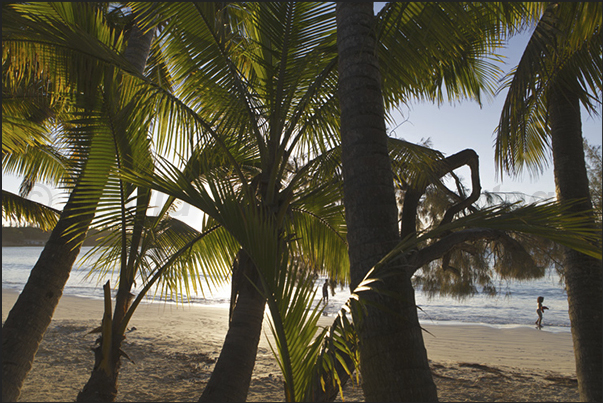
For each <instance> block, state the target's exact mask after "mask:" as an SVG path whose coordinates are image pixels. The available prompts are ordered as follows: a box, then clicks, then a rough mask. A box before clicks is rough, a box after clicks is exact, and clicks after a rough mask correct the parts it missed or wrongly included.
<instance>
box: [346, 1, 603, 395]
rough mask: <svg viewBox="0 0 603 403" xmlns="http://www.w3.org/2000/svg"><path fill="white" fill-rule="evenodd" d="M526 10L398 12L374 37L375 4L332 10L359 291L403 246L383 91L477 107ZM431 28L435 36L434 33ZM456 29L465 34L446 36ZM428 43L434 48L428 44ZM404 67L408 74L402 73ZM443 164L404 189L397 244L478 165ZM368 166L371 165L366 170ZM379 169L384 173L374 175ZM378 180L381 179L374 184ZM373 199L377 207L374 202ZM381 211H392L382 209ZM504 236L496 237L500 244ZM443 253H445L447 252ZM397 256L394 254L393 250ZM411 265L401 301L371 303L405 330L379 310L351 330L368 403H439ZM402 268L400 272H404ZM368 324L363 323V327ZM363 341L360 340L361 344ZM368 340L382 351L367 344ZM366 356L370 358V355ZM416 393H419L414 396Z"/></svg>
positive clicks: (391, 10) (393, 98) (467, 7)
mask: <svg viewBox="0 0 603 403" xmlns="http://www.w3.org/2000/svg"><path fill="white" fill-rule="evenodd" d="M505 7H509V8H506V9H505ZM523 7H524V6H523V5H521V4H517V5H515V4H513V5H507V4H487V3H472V4H459V3H447V4H443V3H442V4H434V3H430V4H428V5H427V4H424V3H395V4H392V5H390V6H388V7H387V8H386V11H385V12H382V18H381V20H380V24H379V25H378V26H377V27H375V22H374V21H373V14H372V5H371V4H354V5H351V4H345V3H341V4H338V13H337V15H338V50H339V52H340V60H339V68H340V77H339V79H340V89H339V91H340V94H339V95H340V102H341V110H342V112H341V113H342V147H343V150H342V161H343V167H344V174H345V175H346V176H345V178H346V179H345V182H344V189H345V192H344V200H345V205H346V218H347V223H348V226H349V228H348V240H349V243H350V264H351V272H352V273H351V277H352V279H354V278H356V281H358V279H362V278H363V277H364V275H365V274H366V273H367V271H368V270H369V269H371V267H373V268H376V267H381V266H382V265H384V264H385V262H386V261H390V260H391V259H392V258H391V256H395V253H394V252H393V251H392V252H390V253H389V254H388V256H390V258H389V259H385V258H384V259H385V260H382V258H383V256H384V254H385V253H386V251H387V250H388V248H387V247H382V245H384V244H385V245H390V247H391V244H392V243H393V242H395V241H396V239H397V238H398V237H399V235H398V232H397V228H396V221H395V219H396V218H395V217H396V215H395V212H396V210H395V207H394V206H393V205H394V192H393V183H392V181H391V179H390V178H391V176H390V175H389V173H388V172H389V170H390V169H391V168H389V167H388V163H389V161H387V160H386V158H385V157H386V156H387V152H386V149H387V148H386V132H385V128H384V125H383V123H382V120H383V115H384V112H383V109H384V108H383V107H378V105H382V101H381V99H382V96H381V95H380V91H381V90H380V88H383V92H384V95H383V99H384V100H385V105H386V106H387V107H388V108H391V107H392V106H395V104H396V102H400V101H402V102H404V101H406V100H408V99H410V98H411V97H418V98H420V99H421V98H422V99H428V100H437V101H438V102H441V101H442V100H443V99H444V97H445V96H448V97H450V99H454V97H455V96H459V97H474V98H477V99H478V100H479V98H480V93H481V92H482V91H483V90H484V89H485V90H491V89H492V82H491V81H488V77H490V78H492V77H493V76H492V74H491V73H492V71H493V69H492V66H491V65H488V63H483V62H481V61H480V59H481V58H483V57H484V56H485V55H487V54H488V52H490V51H491V50H492V47H493V46H496V45H497V44H499V43H500V42H499V41H500V40H501V39H502V38H503V37H504V35H505V34H506V32H513V30H515V29H517V28H519V27H520V26H521V24H520V23H521V22H522V19H523V18H525V16H528V17H529V16H531V14H533V12H534V10H530V9H526V10H524V9H523ZM536 8H537V7H536ZM425 16H429V18H428V19H427V20H422V19H421V17H425ZM436 21H437V22H436ZM436 26H437V27H438V28H434V27H436ZM453 26H454V27H457V28H458V27H462V29H460V30H459V29H455V28H451V29H447V27H453ZM430 28H431V29H430ZM375 31H376V33H375ZM392 33H393V34H392ZM412 33H415V34H417V33H420V34H419V35H418V38H422V39H421V40H418V42H417V44H414V43H412V42H411V40H412V39H413V38H416V37H417V35H412ZM377 34H378V35H380V36H379V37H378V39H379V40H378V41H375V35H377ZM431 40H433V42H430V41H431ZM419 43H420V45H419ZM379 44H380V46H378V45H379ZM433 44H435V46H433ZM375 48H377V50H382V51H383V53H382V55H383V56H381V54H380V55H379V56H380V57H379V59H378V61H377V56H376V54H375V52H377V50H376V49H375ZM457 51H458V53H457ZM344 57H345V58H346V59H345V61H344ZM400 66H403V67H404V68H402V69H401V68H400ZM394 69H395V74H394V73H393V71H394ZM380 71H381V76H382V77H381V76H380ZM360 83H363V84H360ZM381 85H383V87H381ZM363 127H364V129H363ZM346 143H347V144H348V145H347V146H346ZM377 144H378V145H377ZM369 145H370V146H369ZM449 158H450V160H448V161H444V164H440V166H439V168H438V167H436V169H435V171H433V172H432V173H433V174H435V175H434V176H433V177H432V178H429V181H427V182H425V183H421V181H425V179H426V178H424V179H421V178H420V177H419V178H415V182H414V183H413V182H410V183H409V186H408V188H407V189H406V193H405V195H404V198H405V200H404V208H403V210H402V212H401V220H402V228H401V236H402V238H404V239H407V238H408V237H411V239H412V237H413V236H414V235H413V234H414V233H415V231H416V214H417V211H416V207H417V203H418V201H419V199H420V197H421V196H422V195H423V194H424V192H425V189H426V186H427V184H428V183H434V179H435V178H438V177H440V176H441V175H443V174H445V173H447V172H451V170H453V169H455V168H454V167H458V166H460V165H458V163H459V162H460V163H461V165H462V164H467V165H469V166H470V167H471V168H472V171H473V172H474V174H473V175H476V178H477V179H478V178H479V177H478V176H477V169H476V167H477V156H475V155H474V153H473V155H471V152H469V150H467V151H466V152H461V153H459V154H457V155H455V156H451V157H449ZM365 160H368V161H370V162H369V163H366V162H363V161H365ZM380 163H382V164H383V165H382V166H381V165H380V168H378V169H376V168H375V167H376V166H377V164H380ZM346 165H347V167H346ZM374 172H379V174H378V175H374V176H372V175H373V174H374ZM416 180H419V181H418V182H417V181H416ZM348 182H349V183H348ZM473 183H474V188H473V192H472V194H471V195H470V196H469V197H467V198H466V199H461V201H459V202H458V203H455V204H454V205H453V206H452V207H450V208H449V209H448V210H447V212H446V214H445V215H444V217H443V218H442V222H441V223H440V226H441V227H446V225H447V224H449V223H450V222H451V220H452V218H453V217H454V216H455V215H456V214H458V213H460V212H462V211H463V210H465V209H466V208H467V207H469V206H471V204H472V203H473V202H474V201H475V200H476V199H477V197H478V196H479V192H480V189H479V181H478V180H477V181H475V180H474V181H473ZM378 184H379V185H378ZM346 193H347V195H346ZM373 195H378V197H377V198H375V200H373V199H372V198H371V197H372V196H373ZM361 200H362V201H361ZM360 203H365V204H364V205H363V206H362V208H358V206H359V205H360ZM384 204H385V205H387V206H389V207H387V208H386V207H384ZM373 206H374V207H373ZM387 217H389V218H387ZM476 225H477V223H476ZM481 225H484V223H482V224H481ZM477 232H481V231H477ZM477 232H476V233H477ZM466 235H468V233H464V232H460V233H458V234H456V233H455V234H450V236H451V238H447V241H451V243H456V241H453V239H454V238H457V240H458V239H460V238H462V237H464V236H466ZM500 235H501V234H499V233H497V234H496V237H498V236H500ZM480 236H483V237H485V238H488V239H492V236H493V234H488V231H484V232H482V234H481V235H480ZM356 237H357V238H356ZM356 239H357V240H356ZM404 244H406V246H407V247H412V245H411V244H409V243H407V242H406V243H405V242H402V245H404ZM444 244H445V242H444V240H441V242H438V243H436V244H434V245H433V247H430V248H427V249H425V250H424V251H423V250H422V251H421V253H417V256H426V255H429V254H430V253H429V252H428V251H429V250H431V251H432V252H433V251H434V250H436V249H437V248H436V247H435V245H439V246H440V247H441V246H443V245H444ZM444 249H445V250H446V251H443V250H444ZM396 250H400V248H399V247H396ZM440 252H441V253H442V254H440ZM449 252H450V249H447V248H443V249H442V250H440V251H439V252H438V253H436V254H435V255H438V257H442V256H444V258H445V259H446V256H447V255H448V253H449ZM354 255H357V256H356V257H354ZM595 255H596V253H595ZM448 256H449V255H448ZM419 260H420V261H422V259H419ZM377 262H380V263H378V264H377ZM411 262H414V263H412V264H411ZM417 262H418V261H417V260H411V261H410V262H407V264H406V265H402V266H401V263H398V271H399V272H402V273H401V274H398V278H397V279H396V280H395V281H397V282H398V283H396V286H395V288H397V290H398V291H400V290H401V291H400V292H401V293H402V296H403V297H402V299H403V300H402V301H400V300H398V301H395V300H391V301H390V300H387V295H389V294H390V291H391V290H390V289H389V288H386V289H385V290H384V291H382V293H381V295H371V296H370V298H371V301H374V300H373V298H374V299H375V300H378V301H379V302H381V304H383V305H387V306H388V307H392V306H396V309H395V311H397V312H398V313H400V312H403V314H402V315H401V317H403V318H404V319H403V322H404V323H403V324H401V323H399V322H398V323H392V322H393V320H392V319H391V318H389V319H388V318H387V317H386V314H385V313H384V312H380V311H379V310H375V311H372V312H370V314H369V315H367V316H371V317H372V319H370V326H367V327H370V330H364V329H362V328H357V331H358V334H359V338H360V357H361V368H362V369H363V379H364V383H365V384H364V385H363V388H364V390H365V395H366V398H367V399H369V400H404V399H409V400H435V399H436V398H437V396H436V391H435V387H434V386H433V382H432V380H431V375H430V373H429V368H428V366H427V358H426V354H425V351H424V346H423V342H422V338H421V335H420V331H419V329H420V328H419V325H418V322H417V320H416V311H415V308H414V299H413V298H414V292H413V290H412V287H411V285H410V276H411V275H412V274H413V273H414V272H415V271H416V269H417V268H418V267H415V264H416V263H417ZM422 264H425V261H423V262H422V263H421V264H420V265H419V267H420V266H421V265H422ZM402 267H406V270H403V269H402ZM391 284H394V280H393V279H392V280H390V281H388V285H391ZM353 285H354V282H353ZM385 301H387V302H386V303H385ZM403 306H405V307H406V310H404V308H403ZM364 320H366V319H365V318H363V321H364ZM394 329H400V330H398V332H399V333H400V334H404V336H400V335H399V334H397V333H396V334H395V340H394V337H392V338H391V339H388V336H387V335H388V334H390V333H395V332H396V330H394ZM407 329H410V330H407ZM365 331H366V332H367V335H366V336H365V335H364V332H365ZM413 333H414V334H413ZM363 337H366V341H364V342H363ZM402 337H406V338H405V339H404V342H403V343H401V342H400V340H401V338H402ZM385 339H388V340H387V341H386V340H385ZM369 340H370V341H373V340H379V342H378V343H372V342H369ZM375 344H378V345H379V346H386V347H383V348H382V349H381V348H380V347H375V346H374V345H375ZM399 345H403V346H410V347H408V348H409V349H411V351H410V352H408V351H403V349H402V348H399V347H397V346H399ZM363 349H366V353H365V352H363ZM408 357H411V358H408ZM364 360H367V362H366V363H365V362H364ZM371 363H373V365H371ZM411 368H418V369H416V370H412V369H411ZM404 371H407V372H404ZM402 374H405V376H403V375H402ZM404 379H408V380H410V381H409V382H408V383H406V382H403V381H402V380H404ZM419 379H420V380H419ZM413 385H418V387H416V388H414V387H413Z"/></svg>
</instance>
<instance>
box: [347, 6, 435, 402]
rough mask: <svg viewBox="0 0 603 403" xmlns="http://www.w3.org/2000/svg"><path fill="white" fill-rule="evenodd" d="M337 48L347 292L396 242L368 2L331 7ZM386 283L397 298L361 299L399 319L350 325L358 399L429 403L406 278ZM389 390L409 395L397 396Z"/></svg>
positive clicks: (429, 384)
mask: <svg viewBox="0 0 603 403" xmlns="http://www.w3.org/2000/svg"><path fill="white" fill-rule="evenodd" d="M337 44H338V53H339V91H340V94H339V95H340V98H339V99H340V105H341V134H342V136H341V137H342V139H341V140H342V145H341V147H342V165H343V175H344V205H345V209H346V222H347V225H348V243H349V250H350V273H351V285H350V287H351V288H352V290H353V289H354V288H356V287H357V286H358V285H359V284H360V281H361V280H362V279H363V278H364V277H365V276H366V274H367V273H368V271H369V270H370V269H371V268H372V267H373V266H375V264H376V263H378V262H379V261H380V260H381V258H382V257H383V256H385V255H386V254H387V253H388V252H389V251H390V250H391V249H393V247H394V246H395V245H396V244H397V243H398V242H399V241H400V234H399V228H398V209H397V205H396V198H395V193H394V187H393V174H392V167H391V162H390V159H389V158H388V150H387V133H386V129H385V120H384V119H385V112H384V107H383V96H382V94H381V77H380V73H379V63H378V58H377V54H376V52H375V49H376V37H375V20H374V15H373V4H372V2H367V3H338V4H337ZM358 99H362V103H360V102H358ZM380 156H381V158H380ZM383 157H385V158H383ZM401 271H402V270H401ZM387 284H388V287H387V289H383V291H384V292H399V293H400V294H401V295H402V296H403V297H402V299H401V300H396V299H392V298H387V297H385V296H384V294H374V295H369V296H365V298H368V299H369V300H370V301H371V302H372V303H375V304H379V305H383V306H389V307H390V308H391V309H392V310H393V311H394V312H397V313H398V314H399V315H400V318H396V319H394V318H390V320H389V321H388V322H387V323H384V322H383V320H382V319H381V317H382V314H383V312H382V311H380V310H379V308H369V309H370V310H369V311H368V312H367V313H366V315H365V317H364V318H363V319H362V322H361V324H360V325H356V329H357V332H358V338H359V340H360V343H361V348H360V362H361V369H362V377H363V390H364V394H365V397H366V399H368V400H375V401H393V400H399V399H400V398H405V399H408V400H409V401H436V400H437V392H436V387H435V384H434V383H433V379H432V376H431V371H430V369H429V364H428V361H427V352H426V350H425V345H424V343H423V336H422V334H421V327H420V326H419V320H418V317H417V310H416V307H415V306H416V304H415V300H414V292H413V291H412V285H411V283H410V277H407V276H396V277H395V278H391V279H389V281H388V282H387ZM394 304H395V305H394ZM386 315H387V314H386ZM359 319H360V318H354V321H355V322H360V321H359ZM384 325H385V326H384ZM399 346H404V347H403V348H400V347H399ZM396 353H397V354H396ZM406 363H412V364H410V365H404V364H406ZM380 368H383V369H384V370H380ZM394 368H395V370H394ZM398 368H399V369H398ZM396 390H409V391H411V393H409V394H406V395H404V396H397V395H395V391H396ZM414 391H416V393H412V392H414Z"/></svg>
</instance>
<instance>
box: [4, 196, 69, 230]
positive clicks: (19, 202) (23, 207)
mask: <svg viewBox="0 0 603 403" xmlns="http://www.w3.org/2000/svg"><path fill="white" fill-rule="evenodd" d="M60 213H61V212H60V211H59V210H56V209H53V208H52V207H48V206H45V205H43V204H41V203H37V202H34V201H32V200H28V199H26V198H24V197H21V196H17V195H16V194H13V193H11V192H7V191H6V190H2V218H3V219H5V220H12V221H17V222H27V223H29V224H34V225H36V226H38V227H39V228H40V229H42V230H45V231H46V230H51V229H53V228H54V226H55V225H56V223H57V221H58V219H59V215H60Z"/></svg>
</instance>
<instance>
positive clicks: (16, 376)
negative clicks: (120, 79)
mask: <svg viewBox="0 0 603 403" xmlns="http://www.w3.org/2000/svg"><path fill="white" fill-rule="evenodd" d="M152 36H153V32H150V33H147V34H145V35H141V34H139V35H132V38H131V39H130V41H129V42H128V48H134V51H132V50H130V52H131V53H130V56H131V57H134V56H137V57H144V60H145V61H146V58H147V57H148V53H149V49H150V43H151V39H152ZM145 46H146V53H145V52H142V51H140V49H141V48H142V47H145ZM126 53H127V52H126ZM131 61H132V62H133V63H134V64H135V65H137V66H139V64H137V63H136V61H135V60H131ZM143 66H144V64H143ZM140 71H142V70H140ZM108 168H109V167H108V165H107V169H108ZM90 169H92V170H94V169H95V168H94V167H93V168H90ZM94 174H95V175H98V176H99V177H102V175H100V173H99V172H94ZM99 198H100V193H98V192H95V193H90V191H89V190H88V189H87V188H86V187H84V186H80V185H76V187H75V188H74V190H73V191H72V193H71V195H70V197H69V200H68V202H67V204H66V205H65V207H64V209H63V213H62V214H61V217H60V218H59V221H58V222H57V225H56V227H55V228H54V230H53V231H52V233H51V235H50V238H49V240H48V242H47V243H46V245H45V247H44V250H43V251H42V253H41V255H40V258H39V259H38V261H37V262H36V265H35V266H34V268H33V269H32V271H31V274H30V276H29V278H28V280H27V283H26V285H25V287H24V288H23V291H22V292H21V294H20V295H19V298H18V299H17V301H16V302H15V305H14V307H13V309H12V310H11V312H10V313H9V315H8V317H7V318H6V322H5V323H4V325H3V326H2V381H3V387H2V401H5V402H10V401H16V400H17V399H18V398H19V395H20V393H21V387H22V386H23V382H24V380H25V377H26V376H27V374H28V373H29V371H30V370H31V367H32V365H33V360H34V357H35V355H36V353H37V351H38V347H39V345H40V342H41V341H42V338H43V336H44V333H45V332H46V329H47V328H48V326H49V325H50V322H51V320H52V315H53V313H54V310H55V308H56V306H57V304H58V303H59V299H60V298H61V296H62V294H63V288H64V287H65V283H66V282H67V280H68V279H69V274H70V273H71V268H72V266H73V263H74V261H75V259H76V258H77V255H78V254H79V251H80V248H81V243H82V242H83V240H84V238H85V236H86V232H87V231H88V228H89V226H90V224H91V222H92V219H93V218H94V214H95V211H96V207H97V204H98V201H99ZM73 226H76V227H77V228H78V231H77V235H76V236H74V235H73V234H71V233H70V234H67V235H66V234H65V232H66V231H67V230H71V227H73ZM72 238H73V239H72ZM118 351H119V350H118Z"/></svg>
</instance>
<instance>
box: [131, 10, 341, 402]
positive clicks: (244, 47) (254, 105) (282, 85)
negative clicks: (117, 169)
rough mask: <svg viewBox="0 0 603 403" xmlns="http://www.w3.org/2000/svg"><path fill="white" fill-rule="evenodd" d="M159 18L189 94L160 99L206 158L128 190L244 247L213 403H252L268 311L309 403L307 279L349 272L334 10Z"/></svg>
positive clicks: (291, 385) (176, 75) (286, 367)
mask: <svg viewBox="0 0 603 403" xmlns="http://www.w3.org/2000/svg"><path fill="white" fill-rule="evenodd" d="M146 7H148V6H144V5H140V10H143V9H145V10H146V9H147V8H146ZM153 12H154V13H155V15H157V16H160V17H159V18H160V19H161V20H169V21H170V23H169V24H170V25H169V26H168V27H167V28H166V30H165V32H166V35H165V37H162V38H161V41H162V45H163V46H162V48H161V50H162V58H163V60H164V61H165V63H166V65H167V66H168V67H167V71H169V74H170V79H171V81H172V82H173V88H174V89H175V91H174V94H167V93H166V92H165V90H163V89H162V88H155V89H154V90H153V92H150V93H149V94H150V95H151V96H155V97H156V98H155V99H157V100H159V101H160V102H161V103H160V104H159V105H160V106H159V107H158V110H159V113H160V114H170V115H171V116H176V119H179V122H180V123H181V125H180V127H181V128H182V130H187V131H188V132H190V133H194V135H195V136H198V137H199V140H198V144H199V152H198V154H193V155H192V156H191V158H190V159H189V162H188V163H187V165H186V166H185V168H182V169H178V168H177V167H175V166H173V165H172V164H169V163H167V162H166V163H165V166H164V169H163V170H161V171H158V172H157V173H155V174H152V175H151V174H149V175H146V176H145V175H141V173H140V172H137V173H136V175H134V174H133V173H130V174H129V175H128V180H130V181H132V182H133V183H135V184H136V185H139V186H147V187H150V188H152V189H154V190H156V191H160V192H164V193H166V194H168V195H170V196H173V197H177V198H178V199H180V200H183V201H185V202H187V203H189V204H191V205H192V206H195V207H197V208H199V209H200V210H202V211H203V212H204V213H206V214H207V215H208V216H209V217H210V218H211V219H212V220H214V222H215V223H216V224H217V225H219V226H220V227H222V228H224V229H225V230H226V231H228V233H229V234H231V236H232V237H234V239H236V241H237V242H238V244H239V245H240V251H239V253H238V254H237V256H236V260H235V256H233V257H232V258H233V262H234V263H233V293H232V300H231V304H232V309H231V317H230V326H229V331H228V333H227V335H226V339H225V342H224V346H223V349H222V352H221V355H220V357H219V359H218V361H217V363H216V366H215V369H214V372H213V374H212V377H211V379H210V381H209V382H208V385H207V387H206V389H205V391H204V393H203V396H202V399H209V400H224V399H234V400H244V399H245V397H246V395H247V389H248V385H249V381H250V379H251V373H252V370H253V365H254V362H255V355H256V352H257V343H258V341H259V336H260V330H261V324H262V320H263V313H264V307H265V305H266V304H268V306H269V309H270V314H271V317H272V324H273V328H272V329H273V331H274V332H275V333H277V335H278V337H279V345H278V347H277V349H278V350H279V357H280V360H281V363H282V366H283V371H284V373H285V377H286V378H287V379H288V380H287V395H288V396H289V397H290V398H291V399H293V398H295V399H299V398H300V396H301V394H302V391H303V390H304V388H303V387H302V386H298V385H297V384H296V382H295V380H294V379H292V378H291V376H292V375H291V374H292V373H293V368H294V367H295V368H297V369H296V371H297V370H298V369H299V368H298V366H299V365H301V366H302V367H304V368H306V370H305V371H309V368H310V366H309V365H308V364H307V362H311V359H310V358H308V357H307V356H306V355H305V354H302V353H303V352H304V351H305V352H306V353H307V350H305V349H300V350H297V351H293V350H291V346H293V345H296V344H297V345H298V346H302V345H304V346H305V345H308V344H309V343H310V342H311V340H312V339H309V340H306V341H304V342H301V343H293V341H294V340H296V338H297V339H298V340H299V338H300V337H304V338H308V337H310V336H311V337H313V336H314V330H312V331H310V330H308V332H301V333H300V332H298V331H293V330H291V329H294V325H293V324H292V323H295V325H298V324H300V323H301V322H299V320H300V316H299V315H300V313H303V315H302V317H303V318H307V317H308V316H307V315H308V314H307V313H305V311H304V309H305V307H306V305H305V303H307V302H308V301H309V298H310V295H311V293H310V292H309V290H311V289H312V283H311V282H310V281H306V280H307V279H306V277H305V275H302V274H301V273H302V272H304V271H307V270H308V269H309V270H320V271H328V272H330V274H331V276H333V277H340V278H342V279H344V278H345V275H344V274H343V272H344V270H343V269H344V268H345V267H346V262H347V257H346V254H345V252H342V251H345V241H344V239H345V238H344V237H343V236H342V229H341V225H342V224H341V223H342V220H343V216H342V214H341V208H342V207H341V204H340V203H338V201H339V200H340V197H338V193H337V192H338V189H340V188H339V186H338V185H337V178H338V176H337V175H334V174H329V176H327V175H326V174H325V173H324V172H326V168H324V166H327V165H328V164H331V161H332V160H333V159H334V157H333V154H334V152H328V150H329V148H332V147H333V146H334V145H336V143H337V129H336V126H335V123H336V121H335V119H334V118H333V116H334V112H336V109H337V103H336V98H335V96H334V93H335V92H334V91H333V86H334V85H335V83H336V80H334V77H335V75H336V69H335V66H336V63H335V59H336V53H335V52H334V51H333V49H334V48H333V45H334V39H335V37H334V25H335V24H334V18H333V17H334V14H333V13H334V7H333V5H329V4H321V3H257V4H256V3H249V4H246V5H244V6H237V5H235V4H231V5H229V6H227V7H226V8H223V7H216V5H215V4H212V3H205V4H199V3H194V4H190V3H186V4H171V3H170V4H167V3H166V4H159V5H158V6H157V8H155V9H154V10H153ZM158 130H164V129H162V128H159V129H158ZM208 147H211V149H212V150H213V151H212V152H211V153H209V152H204V151H203V150H204V149H205V150H209V149H210V148H208ZM331 165H332V164H331ZM319 166H323V168H321V169H318V168H317V167H319ZM309 175H313V178H310V177H309ZM137 176H138V178H137ZM329 185H330V186H329ZM296 273H298V274H296ZM295 290H297V291H296V292H294V291H295ZM302 290H303V291H302ZM302 308H304V309H302ZM318 313H319V312H318V311H316V312H314V313H312V315H311V318H309V320H310V322H311V321H312V320H315V319H317V314H318ZM308 329H313V328H312V327H308ZM302 361H303V362H305V364H302Z"/></svg>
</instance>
